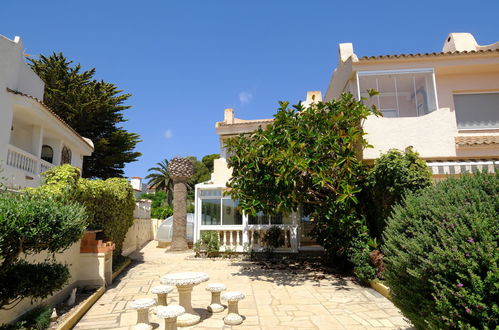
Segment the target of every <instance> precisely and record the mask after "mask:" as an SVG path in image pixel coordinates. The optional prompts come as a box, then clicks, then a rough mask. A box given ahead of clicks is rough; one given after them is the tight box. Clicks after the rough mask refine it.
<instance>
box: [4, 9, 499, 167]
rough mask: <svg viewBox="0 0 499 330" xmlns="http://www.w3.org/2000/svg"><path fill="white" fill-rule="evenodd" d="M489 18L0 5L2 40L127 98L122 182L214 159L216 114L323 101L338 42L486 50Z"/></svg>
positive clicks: (493, 35) (381, 49)
mask: <svg viewBox="0 0 499 330" xmlns="http://www.w3.org/2000/svg"><path fill="white" fill-rule="evenodd" d="M498 12H499V1H497V0H480V1H473V2H472V1H468V0H466V1H462V0H457V1H438V0H437V1H435V0H433V1H413V2H408V1H407V2H406V1H400V0H398V1H383V0H381V1H377V2H374V1H355V2H351V1H341V2H340V1H331V0H330V1H315V0H308V1H305V0H303V1H294V0H273V1H271V0H251V1H250V0H247V1H243V0H231V1H225V0H197V1H190V0H177V1H173V0H169V1H165V0H155V1H153V0H150V1H129V0H122V1H117V0H99V1H95V0H85V1H83V0H80V1H76V0H74V1H67V0H50V1H35V0H31V1H17V0H4V1H2V10H1V11H0V34H2V35H5V36H7V37H8V38H10V39H13V38H14V36H16V35H18V36H21V38H22V39H23V42H24V46H25V48H26V52H27V53H28V54H31V55H37V54H50V53H51V52H53V51H56V52H63V53H64V54H65V55H66V57H68V58H69V59H72V60H74V61H75V62H79V63H81V64H82V66H83V68H86V69H88V68H92V67H95V68H96V69H97V78H98V79H104V80H106V81H109V82H113V83H115V84H116V85H117V86H119V87H120V88H121V89H123V90H124V91H126V92H128V93H131V94H133V96H132V97H131V98H130V99H129V102H128V104H129V105H131V106H132V109H130V110H128V111H126V114H125V116H126V118H128V122H126V123H125V124H124V127H125V128H126V129H128V130H130V131H132V132H137V133H139V134H140V135H141V137H142V140H143V142H141V143H140V144H139V145H138V148H137V149H138V150H139V151H140V152H142V154H143V156H142V157H141V158H140V159H139V161H138V162H135V163H131V164H129V165H127V167H126V175H127V176H135V175H138V176H145V175H146V173H147V169H148V168H149V167H151V166H153V165H154V164H155V163H156V162H159V161H160V160H162V159H164V158H168V159H170V158H172V157H174V156H187V155H194V156H197V157H198V158H200V157H202V156H203V155H206V154H211V153H217V152H218V150H219V145H218V138H217V135H216V134H215V128H214V127H215V121H219V120H222V119H223V110H224V108H227V107H232V108H234V109H235V111H236V116H237V117H239V118H243V119H257V118H270V117H271V116H272V114H274V113H275V111H276V108H277V101H279V100H287V101H290V102H292V103H296V102H298V101H299V100H301V99H303V98H304V97H305V93H306V91H307V90H321V91H323V93H324V91H325V89H326V88H327V84H328V82H329V79H330V77H331V73H332V71H333V69H334V67H335V66H336V63H337V46H338V43H340V42H352V43H353V44H354V50H355V52H356V54H357V55H359V56H364V55H383V54H398V53H408V52H433V51H440V50H441V47H442V44H443V41H444V39H445V38H446V36H447V34H448V33H450V32H470V33H472V34H474V36H475V38H476V39H477V41H478V43H479V44H490V43H493V42H496V41H499V20H498V19H497V13H498Z"/></svg>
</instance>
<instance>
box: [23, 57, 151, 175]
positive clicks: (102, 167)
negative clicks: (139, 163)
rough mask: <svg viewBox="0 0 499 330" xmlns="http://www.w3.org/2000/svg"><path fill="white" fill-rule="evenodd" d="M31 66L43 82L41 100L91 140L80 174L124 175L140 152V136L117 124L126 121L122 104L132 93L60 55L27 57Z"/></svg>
mask: <svg viewBox="0 0 499 330" xmlns="http://www.w3.org/2000/svg"><path fill="white" fill-rule="evenodd" d="M30 65H31V68H32V69H33V70H34V71H35V72H36V74H38V76H39V77H40V78H41V79H42V80H43V81H44V82H45V94H44V100H43V101H44V102H45V104H47V105H48V106H49V107H50V108H51V109H52V110H54V111H55V112H56V113H57V115H59V116H60V117H61V118H62V119H63V120H64V121H65V122H66V123H67V124H69V125H70V126H71V127H72V128H74V129H75V130H76V131H77V132H78V133H79V134H80V135H82V136H84V137H87V138H89V139H91V140H92V142H93V143H94V147H95V150H94V152H93V154H92V155H91V156H89V157H85V158H84V160H83V174H82V175H83V177H88V178H103V179H106V178H111V177H119V176H123V174H124V172H123V168H124V167H125V164H126V163H130V162H133V161H136V160H137V158H138V157H139V156H140V155H141V154H140V153H139V152H135V151H134V148H135V146H136V144H137V143H138V142H140V137H139V135H138V134H135V133H130V132H128V131H126V130H125V129H123V128H122V127H120V126H118V125H119V123H122V122H125V121H126V119H125V118H124V117H123V111H124V110H126V109H129V108H130V106H128V105H124V104H123V103H124V102H125V101H126V100H127V99H128V98H129V97H130V96H131V94H127V93H123V91H122V90H120V89H118V87H117V86H116V85H114V84H112V83H108V82H105V81H97V80H95V79H93V77H94V74H95V68H93V69H90V70H87V71H83V70H82V69H81V65H80V64H76V65H73V61H70V60H68V59H66V57H65V56H64V55H63V54H62V53H59V54H56V53H53V54H52V55H50V56H49V57H46V56H43V55H40V58H39V59H30Z"/></svg>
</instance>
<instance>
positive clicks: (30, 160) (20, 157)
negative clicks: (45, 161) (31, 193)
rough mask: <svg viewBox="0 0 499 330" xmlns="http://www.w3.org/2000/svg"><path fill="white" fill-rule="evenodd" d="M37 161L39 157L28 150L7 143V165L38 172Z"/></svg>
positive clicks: (34, 172) (33, 172)
mask: <svg viewBox="0 0 499 330" xmlns="http://www.w3.org/2000/svg"><path fill="white" fill-rule="evenodd" d="M38 161H39V159H37V158H36V157H35V156H33V155H32V154H30V153H29V152H26V151H24V150H22V149H19V148H17V147H14V146H13V145H9V149H8V152H7V165H9V166H12V167H14V168H17V169H20V170H23V171H26V172H29V173H32V174H38Z"/></svg>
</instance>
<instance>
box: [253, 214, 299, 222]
mask: <svg viewBox="0 0 499 330" xmlns="http://www.w3.org/2000/svg"><path fill="white" fill-rule="evenodd" d="M292 222H293V221H292V219H291V218H290V217H288V216H285V215H283V214H282V213H275V214H270V215H269V214H264V213H263V212H258V213H257V214H256V215H249V216H248V224H249V225H282V224H290V223H292Z"/></svg>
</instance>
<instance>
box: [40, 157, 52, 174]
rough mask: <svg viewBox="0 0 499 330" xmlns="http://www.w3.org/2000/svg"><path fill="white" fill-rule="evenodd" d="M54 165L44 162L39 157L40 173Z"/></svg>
mask: <svg viewBox="0 0 499 330" xmlns="http://www.w3.org/2000/svg"><path fill="white" fill-rule="evenodd" d="M54 166H55V165H54V164H52V163H49V162H46V161H44V160H43V159H40V173H43V172H45V171H47V170H48V169H51V168H52V167H54Z"/></svg>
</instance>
